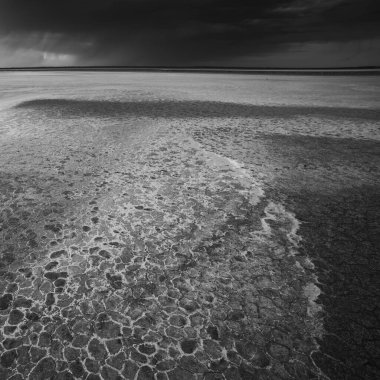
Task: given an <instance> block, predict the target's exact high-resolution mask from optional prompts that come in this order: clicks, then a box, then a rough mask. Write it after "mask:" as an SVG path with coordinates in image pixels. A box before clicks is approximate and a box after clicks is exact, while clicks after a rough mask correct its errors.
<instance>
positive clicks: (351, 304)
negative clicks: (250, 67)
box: [0, 72, 380, 380]
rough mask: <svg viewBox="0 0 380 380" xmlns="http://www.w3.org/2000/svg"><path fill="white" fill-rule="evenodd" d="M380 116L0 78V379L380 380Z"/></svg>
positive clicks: (341, 98)
mask: <svg viewBox="0 0 380 380" xmlns="http://www.w3.org/2000/svg"><path fill="white" fill-rule="evenodd" d="M378 99H380V77H379V76H361V77H357V76H339V77H334V76H329V77H320V76H317V77H316V76H291V75H287V76H276V75H274V76H270V75H243V74H202V73H141V72H135V73H128V72H124V73H123V72H113V73H107V72H80V73H74V72H72V73H70V72H60V73H58V72H56V73H55V72H38V73H32V72H30V73H28V72H13V73H12V72H3V73H0V342H1V343H0V378H1V379H13V380H21V379H26V378H29V379H31V380H34V379H73V378H78V379H89V380H93V379H104V380H107V379H138V380H143V379H170V380H175V379H178V380H187V379H191V380H195V379H210V380H211V379H226V380H240V379H244V380H245V379H331V380H334V379H376V378H379V377H380V368H379V359H380V349H379V339H380V330H379V329H380V323H379V319H380V294H379V292H380V276H379V270H380V257H379V252H378V251H379V243H380V242H379V239H380V231H379V224H380V199H379V186H380V177H379V168H380V108H379V104H378Z"/></svg>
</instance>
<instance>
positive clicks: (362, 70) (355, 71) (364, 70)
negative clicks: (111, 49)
mask: <svg viewBox="0 0 380 380" xmlns="http://www.w3.org/2000/svg"><path fill="white" fill-rule="evenodd" d="M5 71H104V72H106V71H110V72H115V71H116V72H134V71H137V72H169V73H177V72H178V73H220V74H225V73H228V74H255V75H258V74H263V75H265V74H267V75H380V67H378V66H366V67H338V68H301V69H300V68H247V67H244V68H243V67H161V66H157V67H153V66H57V67H47V66H41V67H1V68H0V72H5Z"/></svg>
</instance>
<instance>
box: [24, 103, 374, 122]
mask: <svg viewBox="0 0 380 380" xmlns="http://www.w3.org/2000/svg"><path fill="white" fill-rule="evenodd" d="M17 108H34V109H37V110H38V111H41V112H43V113H46V115H47V116H49V117H57V118H59V119H61V118H73V117H84V116H92V117H107V115H113V116H114V115H118V116H132V115H134V116H148V117H175V118H182V117H185V118H188V117H221V118H224V117H231V115H233V116H234V117H254V118H263V117H264V118H265V117H269V118H273V117H279V118H290V117H296V116H304V115H307V116H325V117H341V118H346V119H347V118H353V119H357V118H361V119H364V120H377V119H379V118H380V111H379V110H375V109H363V108H344V107H310V106H262V105H260V106H257V105H252V104H241V103H240V104H239V103H229V102H216V101H174V100H160V101H129V102H126V101H124V102H122V101H104V100H76V99H36V100H29V101H25V102H22V103H20V104H19V105H17Z"/></svg>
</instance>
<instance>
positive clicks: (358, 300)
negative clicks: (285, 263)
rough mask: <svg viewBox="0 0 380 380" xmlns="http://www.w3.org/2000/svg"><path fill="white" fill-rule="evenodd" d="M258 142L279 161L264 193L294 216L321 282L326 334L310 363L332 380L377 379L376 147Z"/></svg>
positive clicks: (280, 139) (283, 139) (299, 140)
mask: <svg viewBox="0 0 380 380" xmlns="http://www.w3.org/2000/svg"><path fill="white" fill-rule="evenodd" d="M263 141H264V144H265V146H266V148H267V149H269V152H270V154H272V155H273V156H274V157H277V159H278V162H282V165H283V167H282V169H281V170H278V171H277V175H276V180H275V181H274V183H272V185H271V189H272V190H271V193H272V195H273V197H274V198H278V199H280V200H281V201H282V202H284V203H285V205H286V208H288V209H290V210H291V211H292V212H294V213H295V214H296V216H297V218H298V219H299V220H301V222H302V225H301V229H300V235H301V236H302V237H303V244H302V252H301V253H305V254H307V255H309V256H310V257H311V259H312V260H313V263H314V264H315V266H316V272H317V275H318V279H319V281H320V284H319V287H320V288H321V290H322V294H321V295H320V297H319V300H318V302H319V303H321V304H322V306H323V310H324V327H325V330H326V335H325V336H324V338H323V339H322V340H321V341H320V342H319V344H320V352H319V353H316V354H314V360H315V362H316V363H317V365H318V366H319V367H320V368H321V369H322V370H323V371H324V372H325V373H326V374H327V375H328V376H329V377H330V378H331V379H375V378H379V377H380V366H379V358H380V349H379V347H380V312H379V310H380V277H379V273H380V255H379V247H380V197H379V194H380V183H379V182H380V181H379V173H378V168H379V167H380V166H379V152H380V144H379V143H378V142H374V141H360V140H351V139H329V138H316V137H306V136H265V137H264V138H263ZM287 168H292V169H291V170H289V169H287Z"/></svg>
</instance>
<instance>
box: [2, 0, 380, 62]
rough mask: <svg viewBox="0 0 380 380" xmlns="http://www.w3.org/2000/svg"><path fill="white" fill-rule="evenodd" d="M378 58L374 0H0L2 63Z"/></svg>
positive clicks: (379, 9)
mask: <svg viewBox="0 0 380 380" xmlns="http://www.w3.org/2000/svg"><path fill="white" fill-rule="evenodd" d="M41 65H45V66H53V65H62V66H65V65H148V66H202V65H203V66H254V67H321V66H322V67H323V66H325V67H327V66H329V67H333V66H363V65H365V66H367V65H380V0H0V66H8V67H9V66H41Z"/></svg>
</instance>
